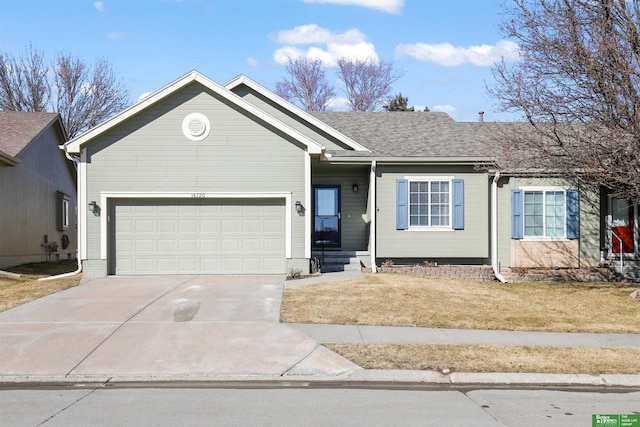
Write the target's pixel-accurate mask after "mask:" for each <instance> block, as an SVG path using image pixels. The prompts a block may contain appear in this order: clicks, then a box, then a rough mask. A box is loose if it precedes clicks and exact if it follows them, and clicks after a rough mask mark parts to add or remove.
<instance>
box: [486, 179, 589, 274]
mask: <svg viewBox="0 0 640 427" xmlns="http://www.w3.org/2000/svg"><path fill="white" fill-rule="evenodd" d="M532 186H535V187H561V188H566V189H578V190H579V198H580V238H579V257H580V260H579V261H578V262H579V264H580V266H585V267H587V266H590V265H593V264H594V263H596V262H597V261H598V259H599V257H600V196H599V191H598V190H597V189H594V188H590V187H586V186H579V185H578V184H577V183H576V182H574V181H572V180H569V179H565V178H533V177H502V178H500V180H499V183H498V259H499V261H500V267H501V268H502V267H511V243H512V239H511V190H516V189H520V188H522V187H532Z"/></svg>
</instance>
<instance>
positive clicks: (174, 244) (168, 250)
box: [107, 198, 286, 275]
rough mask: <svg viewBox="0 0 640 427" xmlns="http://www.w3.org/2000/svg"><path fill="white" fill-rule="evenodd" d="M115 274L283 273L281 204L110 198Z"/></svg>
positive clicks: (111, 262) (281, 200)
mask: <svg viewBox="0 0 640 427" xmlns="http://www.w3.org/2000/svg"><path fill="white" fill-rule="evenodd" d="M109 211H110V215H109V217H110V218H109V221H108V228H109V239H108V243H107V246H108V248H107V250H108V254H109V255H108V264H109V266H108V269H109V273H110V274H116V275H144V274H283V273H285V270H286V244H285V237H286V218H285V199H284V198H271V199H258V198H252V199H198V198H193V199H112V200H111V201H110V206H109Z"/></svg>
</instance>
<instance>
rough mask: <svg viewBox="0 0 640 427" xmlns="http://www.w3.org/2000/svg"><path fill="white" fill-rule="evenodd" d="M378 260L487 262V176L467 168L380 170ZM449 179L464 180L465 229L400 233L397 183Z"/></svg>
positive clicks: (389, 168)
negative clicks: (414, 177) (412, 179)
mask: <svg viewBox="0 0 640 427" xmlns="http://www.w3.org/2000/svg"><path fill="white" fill-rule="evenodd" d="M376 173H377V176H378V182H377V195H376V198H377V208H378V211H377V216H376V218H377V227H376V237H377V239H376V240H377V257H378V258H450V259H463V258H467V259H471V258H473V259H482V260H484V259H486V258H488V256H489V196H490V194H489V186H488V182H489V181H488V176H487V174H486V173H483V172H478V171H476V170H474V168H473V167H471V166H470V167H464V166H451V167H443V166H384V165H378V168H377V172H376ZM407 176H412V177H413V176H420V177H422V176H424V177H428V176H449V177H453V178H455V179H463V180H464V229H463V230H451V231H440V230H397V229H396V180H397V179H404V178H405V177H407Z"/></svg>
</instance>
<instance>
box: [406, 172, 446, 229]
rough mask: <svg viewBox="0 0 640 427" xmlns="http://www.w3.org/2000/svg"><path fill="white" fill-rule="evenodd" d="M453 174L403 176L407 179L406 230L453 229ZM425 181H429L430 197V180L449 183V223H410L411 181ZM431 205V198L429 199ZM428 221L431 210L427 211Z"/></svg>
mask: <svg viewBox="0 0 640 427" xmlns="http://www.w3.org/2000/svg"><path fill="white" fill-rule="evenodd" d="M453 178H454V177H453V176H424V175H422V176H405V177H404V179H406V180H407V224H408V226H409V227H408V228H407V230H406V231H453V226H452V223H453V197H452V196H453ZM412 182H427V183H429V198H431V183H432V182H448V183H449V225H435V226H434V225H411V183H412ZM429 207H431V200H429ZM429 223H431V212H429Z"/></svg>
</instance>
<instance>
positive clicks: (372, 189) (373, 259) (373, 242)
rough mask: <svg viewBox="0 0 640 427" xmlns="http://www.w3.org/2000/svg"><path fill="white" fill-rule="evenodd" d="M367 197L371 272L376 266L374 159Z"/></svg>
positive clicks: (374, 271)
mask: <svg viewBox="0 0 640 427" xmlns="http://www.w3.org/2000/svg"><path fill="white" fill-rule="evenodd" d="M369 197H370V203H369V206H371V223H370V224H369V255H370V256H371V272H372V273H377V272H378V267H377V266H376V207H377V204H378V203H377V202H376V161H375V160H372V161H371V172H370V173H369Z"/></svg>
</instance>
